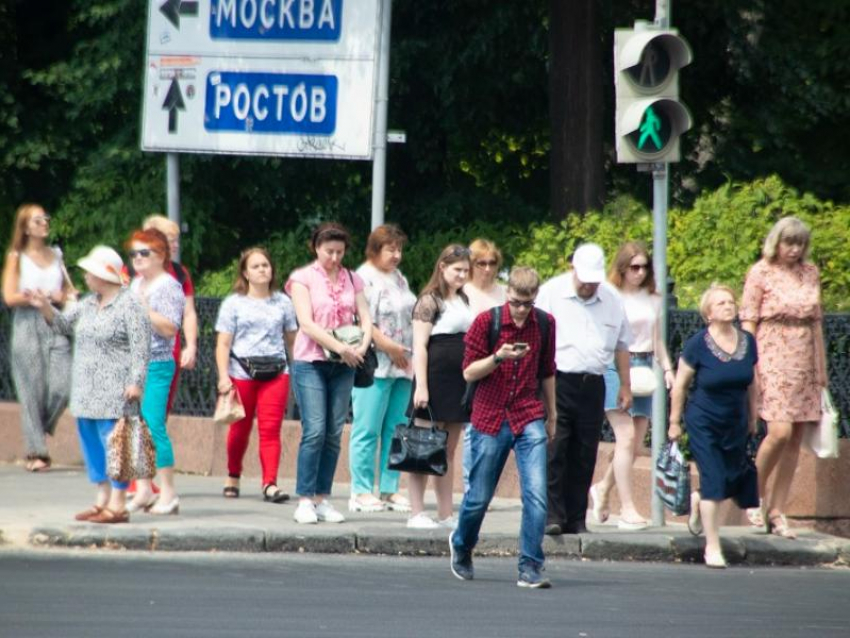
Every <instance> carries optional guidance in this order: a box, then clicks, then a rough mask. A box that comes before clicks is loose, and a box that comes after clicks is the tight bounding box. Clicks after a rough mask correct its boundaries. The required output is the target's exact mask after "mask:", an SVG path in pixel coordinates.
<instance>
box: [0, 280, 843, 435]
mask: <svg viewBox="0 0 850 638" xmlns="http://www.w3.org/2000/svg"><path fill="white" fill-rule="evenodd" d="M220 303H221V300H220V299H214V298H198V297H196V298H195V304H196V305H197V309H198V332H199V336H198V341H199V343H198V363H197V365H196V367H195V369H194V370H188V371H187V370H184V371H183V372H181V374H180V386H179V389H178V392H177V397H176V398H175V402H174V410H173V411H174V413H175V414H185V415H196V416H208V415H212V413H213V409H214V407H215V398H216V388H215V385H216V383H215V380H216V374H215V330H214V327H215V319H216V315H217V314H218V307H219V304H220ZM10 324H11V312H10V310H9V309H8V308H6V307H5V306H2V305H0V400H2V401H14V400H15V388H14V384H13V383H12V377H11V373H10V370H9V335H10V328H11V326H10ZM702 325H703V323H702V319H701V318H700V316H699V313H697V312H696V311H694V310H679V309H672V310H671V311H670V317H669V323H668V345H669V348H670V356H671V357H672V358H673V360H674V361H675V360H676V359H678V356H679V353H680V351H681V349H682V346H683V344H684V342H685V341H686V340H687V338H688V337H689V336H690V335H692V334H693V333H694V332H696V331H697V330H699V329H700V328H701V327H702ZM824 334H825V338H826V348H827V354H828V357H829V376H830V379H829V386H830V391H831V392H832V397H833V399H834V401H835V405H836V407H837V408H838V410H839V412H840V413H841V420H840V431H841V436H843V437H850V314H828V315H826V319H825V321H824ZM289 406H290V407H289V410H288V416H290V417H292V416H293V415H294V414H295V412H294V411H295V410H297V408H296V406H295V402H294V401H290V402H289ZM604 438H606V439H608V438H610V437H609V436H605V437H604Z"/></svg>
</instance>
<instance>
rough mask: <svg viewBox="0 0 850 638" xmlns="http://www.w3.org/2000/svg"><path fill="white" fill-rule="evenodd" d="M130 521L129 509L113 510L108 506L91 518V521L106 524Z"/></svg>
mask: <svg viewBox="0 0 850 638" xmlns="http://www.w3.org/2000/svg"><path fill="white" fill-rule="evenodd" d="M129 522H130V512H128V511H127V510H124V511H123V512H113V511H112V510H111V509H109V508H108V507H104V508H103V510H102V511H101V512H100V513H99V514H98V515H97V516H92V517H91V518H90V519H89V523H103V524H106V525H112V524H114V523H129Z"/></svg>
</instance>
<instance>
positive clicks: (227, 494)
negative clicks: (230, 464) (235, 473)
mask: <svg viewBox="0 0 850 638" xmlns="http://www.w3.org/2000/svg"><path fill="white" fill-rule="evenodd" d="M221 493H222V494H223V495H224V498H239V488H238V487H236V486H235V485H225V486H224V489H223V490H222V491H221Z"/></svg>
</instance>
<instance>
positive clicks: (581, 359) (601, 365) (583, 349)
mask: <svg viewBox="0 0 850 638" xmlns="http://www.w3.org/2000/svg"><path fill="white" fill-rule="evenodd" d="M535 305H536V306H537V307H538V308H540V309H541V310H545V311H546V312H549V313H551V314H552V316H554V317H555V365H556V366H557V368H558V371H559V372H584V373H589V374H600V375H601V374H604V373H605V370H606V369H607V368H608V366H609V365H611V364H612V362H613V361H614V352H615V351H616V350H628V349H629V346H630V344H631V342H632V335H631V330H630V329H629V322H628V320H627V318H626V309H625V306H624V305H623V300H622V297H621V296H620V294H619V293H618V292H617V291H616V289H615V288H614V287H613V286H611V285H610V284H608V283H602V284H601V285H600V286H599V288H598V289H597V291H596V294H595V295H594V296H593V297H591V298H590V299H587V300H585V299H582V298H581V297H579V296H578V294H577V293H576V290H575V285H574V282H573V273H572V271H570V272H567V273H564V274H562V275H558V276H557V277H553V278H552V279H550V280H549V281H547V282H546V283H544V284H543V285H542V286H541V287H540V292H539V293H538V295H537V303H536V304H535Z"/></svg>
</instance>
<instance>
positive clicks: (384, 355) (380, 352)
mask: <svg viewBox="0 0 850 638" xmlns="http://www.w3.org/2000/svg"><path fill="white" fill-rule="evenodd" d="M406 242H407V236H406V235H405V234H404V233H403V232H402V231H401V230H400V229H399V228H398V227H397V226H395V225H393V224H385V225H383V226H379V227H378V228H376V229H375V230H373V231H372V233H371V234H370V235H369V239H368V240H367V242H366V262H365V263H364V264H363V265H362V266H360V268H358V269H357V274H358V275H360V277H362V279H363V282H364V283H365V285H366V288H365V291H364V292H365V294H366V299H367V300H368V301H369V313H370V314H371V316H372V322H373V323H372V340H373V343H374V344H375V353H376V354H377V357H378V367H377V368H376V370H375V382H374V383H373V384H372V385H371V386H369V387H368V388H354V390H353V391H352V393H351V406H352V412H353V414H354V419H353V423H352V428H351V438H350V445H349V452H348V460H349V469H350V471H351V498H350V499H349V501H348V509H349V511H351V512H380V511H382V510H384V509H388V510H393V511H396V512H404V513H407V512H410V501H408V500H407V499H406V498H405V497H404V496H402V495H401V494H399V493H398V485H399V473H398V472H396V471H395V470H390V469H388V468H387V462H388V460H389V456H390V441H392V437H393V432H395V426H397V425H398V424H399V423H405V422H406V421H407V417H405V411H406V409H407V404H408V401H409V400H410V390H411V385H412V384H411V379H412V378H413V364H412V363H411V360H410V355H411V353H412V351H413V350H412V348H413V318H412V312H413V305H414V304H415V303H416V295H414V294H413V293H412V292H411V291H410V286H409V285H408V284H407V279H405V277H404V275H402V274H401V272H400V271H399V269H398V265H399V263H401V256H402V250H403V249H404V244H405V243H406ZM379 446H380V454H379V455H378V471H377V481H378V490H379V494H380V498H378V497H377V496H375V494H374V493H373V490H374V488H375V478H376V477H375V474H376V472H375V455H376V454H377V453H378V447H379Z"/></svg>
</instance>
